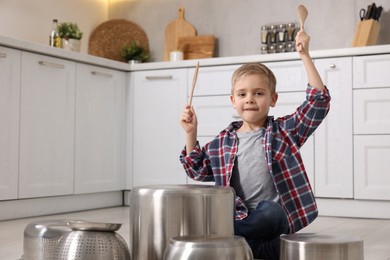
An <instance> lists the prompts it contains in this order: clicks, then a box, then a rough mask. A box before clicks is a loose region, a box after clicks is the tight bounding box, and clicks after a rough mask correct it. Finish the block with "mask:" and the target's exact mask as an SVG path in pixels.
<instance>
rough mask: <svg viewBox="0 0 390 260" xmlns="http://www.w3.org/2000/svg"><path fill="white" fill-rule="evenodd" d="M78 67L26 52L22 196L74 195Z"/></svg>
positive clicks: (22, 119) (23, 88)
mask: <svg viewBox="0 0 390 260" xmlns="http://www.w3.org/2000/svg"><path fill="white" fill-rule="evenodd" d="M75 67H76V64H75V62H71V61H67V60H63V59H57V58H53V57H48V56H43V55H37V54H32V53H28V52H23V53H22V66H21V68H22V74H21V105H20V164H19V198H31V197H43V196H56V195H66V194H73V192H74V190H73V185H74V126H75V124H74V121H75V120H74V119H75V118H74V115H75V97H76V96H75Z"/></svg>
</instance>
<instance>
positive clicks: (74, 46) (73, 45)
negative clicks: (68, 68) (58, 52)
mask: <svg viewBox="0 0 390 260" xmlns="http://www.w3.org/2000/svg"><path fill="white" fill-rule="evenodd" d="M61 47H62V48H63V49H65V50H69V51H77V52H80V48H81V40H76V39H65V38H62V39H61Z"/></svg>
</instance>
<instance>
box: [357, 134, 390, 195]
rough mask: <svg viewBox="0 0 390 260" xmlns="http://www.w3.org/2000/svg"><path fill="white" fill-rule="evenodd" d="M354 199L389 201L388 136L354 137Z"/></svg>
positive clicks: (389, 140) (389, 151)
mask: <svg viewBox="0 0 390 260" xmlns="http://www.w3.org/2000/svg"><path fill="white" fill-rule="evenodd" d="M354 151H355V152H354V159H355V161H354V162H355V163H354V166H355V175H354V176H355V199H372V200H390V174H389V164H388V161H387V160H388V159H389V158H390V135H357V136H355V137H354Z"/></svg>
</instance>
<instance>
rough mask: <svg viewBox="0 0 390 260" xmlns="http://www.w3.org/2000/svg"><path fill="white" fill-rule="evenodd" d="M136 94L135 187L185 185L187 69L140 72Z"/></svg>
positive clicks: (135, 76)
mask: <svg viewBox="0 0 390 260" xmlns="http://www.w3.org/2000/svg"><path fill="white" fill-rule="evenodd" d="M131 75H132V76H131V82H132V83H131V86H132V88H133V89H132V91H133V99H132V100H131V102H132V104H133V113H132V119H133V132H132V140H133V149H132V152H131V153H132V155H133V186H141V185H151V184H184V183H186V174H185V172H184V170H183V167H182V165H181V164H180V162H179V155H180V152H181V150H182V149H183V147H184V145H185V138H184V130H183V129H182V127H181V126H180V124H179V118H180V116H181V113H182V111H183V109H184V106H185V104H186V102H187V100H186V96H187V69H172V70H157V71H136V72H132V74H131Z"/></svg>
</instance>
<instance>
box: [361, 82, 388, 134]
mask: <svg viewBox="0 0 390 260" xmlns="http://www.w3.org/2000/svg"><path fill="white" fill-rule="evenodd" d="M353 99H354V104H353V106H354V111H353V112H354V113H353V115H354V133H355V134H390V109H389V108H390V88H384V89H359V90H354V91H353Z"/></svg>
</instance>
